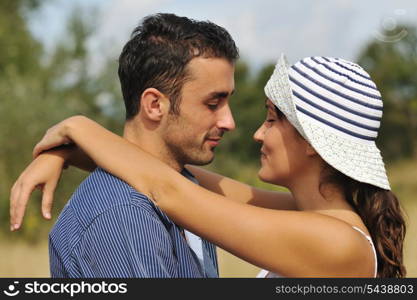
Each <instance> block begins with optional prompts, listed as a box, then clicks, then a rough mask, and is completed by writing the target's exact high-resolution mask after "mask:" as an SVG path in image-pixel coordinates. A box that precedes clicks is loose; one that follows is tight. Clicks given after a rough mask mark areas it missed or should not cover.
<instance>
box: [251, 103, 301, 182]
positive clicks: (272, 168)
mask: <svg viewBox="0 0 417 300" xmlns="http://www.w3.org/2000/svg"><path fill="white" fill-rule="evenodd" d="M266 108H267V116H266V120H265V122H264V123H263V124H262V125H261V127H259V129H258V130H257V131H256V132H255V134H254V136H253V137H254V139H255V141H257V142H259V143H261V144H262V147H261V169H260V170H259V172H258V176H259V178H260V179H261V180H263V181H265V182H269V183H273V184H279V185H283V186H286V187H289V186H290V185H291V182H292V181H293V180H294V179H296V178H297V176H298V175H301V174H302V172H303V170H304V169H305V167H306V164H307V163H308V160H307V158H308V155H307V147H308V143H307V142H306V141H305V140H304V139H303V138H302V137H301V136H300V135H299V133H298V132H297V130H296V129H295V128H294V127H293V126H292V125H291V123H290V122H288V120H287V119H286V117H285V116H284V114H283V113H281V112H279V113H277V111H276V109H275V106H274V104H273V103H272V102H271V101H270V100H269V99H268V100H267V101H266Z"/></svg>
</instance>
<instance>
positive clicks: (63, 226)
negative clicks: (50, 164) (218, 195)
mask: <svg viewBox="0 0 417 300" xmlns="http://www.w3.org/2000/svg"><path fill="white" fill-rule="evenodd" d="M183 175H185V176H187V177H188V178H190V176H191V174H190V173H189V172H188V171H183ZM203 247H204V249H205V250H206V251H207V253H208V257H209V258H210V259H211V260H212V261H211V263H212V264H213V266H214V267H215V269H216V271H217V270H218V266H217V256H216V249H215V246H214V245H213V244H211V243H209V242H207V241H205V240H203ZM49 255H50V269H51V276H52V277H60V278H62V277H64V278H80V277H83V278H89V277H108V278H110V277H123V278H126V277H142V278H143V277H165V278H171V277H180V278H194V277H197V278H198V277H205V272H204V270H202V266H201V264H200V263H199V261H198V258H197V256H196V255H195V253H194V252H193V251H192V249H191V248H190V247H189V245H188V244H187V242H186V240H185V238H184V236H183V234H182V228H180V227H179V226H177V225H176V224H175V223H173V222H172V221H171V220H170V219H169V218H168V217H167V215H165V214H164V213H163V212H162V211H161V210H160V209H159V208H158V207H157V206H155V205H154V204H153V203H152V201H151V200H149V199H148V198H147V197H146V196H145V195H143V194H141V193H139V192H138V191H136V190H135V189H133V188H132V187H131V186H129V185H128V184H127V183H126V182H124V181H122V180H120V179H118V178H117V177H115V176H113V175H111V174H109V173H107V172H106V171H104V170H103V169H100V168H97V169H96V170H95V171H94V172H93V173H92V174H91V175H90V176H88V177H87V179H86V180H84V181H83V182H82V183H81V185H80V186H79V187H78V189H77V190H76V191H75V193H74V194H73V196H72V197H71V199H70V201H69V202H68V203H67V205H66V206H65V207H64V209H63V211H62V212H61V214H60V216H59V218H58V220H57V222H56V223H55V225H54V227H53V228H52V230H51V232H50V234H49ZM217 273H218V271H217Z"/></svg>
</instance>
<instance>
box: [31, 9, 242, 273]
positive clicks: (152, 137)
mask: <svg viewBox="0 0 417 300" xmlns="http://www.w3.org/2000/svg"><path fill="white" fill-rule="evenodd" d="M237 57H238V51H237V48H236V46H235V43H234V41H233V39H232V38H231V37H230V35H229V34H228V33H227V31H225V30H224V29H223V28H221V27H219V26H217V25H215V24H213V23H210V22H198V21H194V20H190V19H187V18H184V17H178V16H175V15H173V14H157V15H153V16H149V17H147V18H145V19H144V21H143V22H142V24H141V25H140V26H138V27H137V28H135V30H134V31H133V33H132V36H131V39H130V41H129V42H128V43H127V44H126V45H125V47H124V48H123V51H122V53H121V55H120V60H119V78H120V83H121V87H122V92H123V98H124V102H125V107H126V123H125V127H124V134H123V136H124V138H126V139H127V140H129V141H130V142H132V143H135V144H136V145H138V146H139V147H141V148H142V149H144V150H145V151H147V152H149V153H151V154H152V155H154V156H155V157H157V158H158V159H161V160H162V161H164V162H165V163H167V164H169V165H170V166H171V167H173V168H174V169H176V170H178V172H181V173H182V174H183V175H184V176H186V177H188V178H189V179H190V180H194V181H195V179H194V178H193V176H192V175H191V174H190V173H189V172H188V171H187V170H186V169H184V165H185V164H194V165H205V164H208V163H210V162H211V161H212V160H213V158H214V149H215V147H216V146H217V145H218V143H219V141H220V139H221V137H222V135H223V134H224V132H226V131H229V130H233V129H234V126H235V125H234V120H233V117H232V115H231V112H230V108H229V104H228V101H229V97H230V96H231V94H232V93H233V90H234V79H233V76H234V62H235V60H236V59H237ZM46 155H48V154H46ZM49 155H50V156H49V157H48V158H47V159H51V162H52V160H53V159H54V158H51V154H49ZM56 155H58V156H57V157H61V161H62V159H63V158H68V156H69V152H68V151H60V152H56V153H55V156H56ZM52 156H53V154H52ZM39 159H46V158H42V157H39ZM58 160H59V158H58ZM75 161H76V164H79V165H80V164H81V166H84V167H85V168H87V169H88V168H91V165H89V164H88V163H87V164H86V163H82V162H80V161H79V160H77V159H75ZM33 163H36V160H35V161H34V162H33ZM45 188H47V187H45ZM49 242H50V244H49V250H50V266H51V275H52V276H53V277H217V276H218V274H217V273H218V272H217V258H216V252H215V248H214V246H213V245H212V244H210V243H209V242H207V241H205V240H201V239H200V238H199V237H197V236H195V235H193V234H192V233H190V232H187V231H184V230H183V229H182V228H180V227H178V226H177V225H176V224H174V223H173V222H172V221H171V220H170V219H169V218H168V217H167V216H166V215H165V214H164V213H163V212H162V211H160V210H159V209H158V208H157V207H156V206H155V205H154V204H153V203H152V202H151V201H150V200H149V199H148V198H147V197H146V196H145V195H143V194H141V193H140V191H136V190H134V189H133V188H132V187H130V186H129V185H127V184H126V183H125V182H123V181H121V180H120V179H118V178H116V177H114V176H112V175H111V174H109V173H107V172H105V171H104V170H102V169H100V168H98V169H96V170H95V171H94V172H93V173H92V174H91V175H90V176H89V177H88V178H87V179H86V180H85V181H84V182H83V183H82V184H81V185H80V187H79V188H78V189H77V190H76V192H75V193H74V195H73V196H72V198H71V200H70V201H69V202H68V204H67V205H66V207H65V208H64V210H63V211H62V213H61V215H60V216H59V218H58V220H57V222H56V224H55V226H54V227H53V229H52V231H51V233H50V237H49Z"/></svg>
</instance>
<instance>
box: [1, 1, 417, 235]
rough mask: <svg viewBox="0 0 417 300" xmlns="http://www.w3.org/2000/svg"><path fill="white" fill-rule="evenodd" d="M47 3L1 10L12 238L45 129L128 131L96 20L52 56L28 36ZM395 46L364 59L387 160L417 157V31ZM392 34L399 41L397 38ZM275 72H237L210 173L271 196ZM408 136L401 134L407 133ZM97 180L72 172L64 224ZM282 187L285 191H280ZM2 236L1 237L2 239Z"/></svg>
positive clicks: (64, 37) (78, 26)
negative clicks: (81, 190)
mask: <svg viewBox="0 0 417 300" xmlns="http://www.w3.org/2000/svg"><path fill="white" fill-rule="evenodd" d="M43 4H44V1H40V0H2V1H1V2H0V47H1V49H2V51H1V52H0V99H1V102H0V117H1V122H0V144H1V147H0V224H1V225H2V226H1V228H2V230H3V231H7V230H8V219H9V216H8V215H9V191H10V188H11V186H12V184H13V182H14V181H15V180H16V178H17V177H18V175H19V174H20V173H21V172H22V171H23V170H24V168H25V166H26V165H27V164H28V162H30V159H31V151H32V148H33V146H34V145H35V144H36V142H37V141H38V140H39V139H40V138H41V137H42V135H43V133H44V131H45V130H46V129H47V128H48V127H50V126H51V125H53V124H55V123H57V122H59V121H60V120H62V119H64V118H66V117H68V116H71V115H74V114H84V115H86V116H88V117H90V118H92V119H94V120H97V121H98V122H99V123H101V124H102V125H104V126H106V127H107V128H109V129H110V130H113V131H116V132H117V133H121V128H122V125H123V119H124V106H123V101H122V98H121V93H120V87H119V83H118V77H117V60H116V59H114V58H111V59H110V58H109V59H108V60H107V62H105V63H103V65H102V66H101V68H100V69H98V70H96V67H95V69H94V70H91V67H92V65H93V64H92V63H91V58H92V56H93V55H100V54H99V53H90V51H89V49H88V47H87V45H88V41H89V39H90V38H91V37H92V36H93V35H94V28H95V24H94V22H95V20H94V17H92V16H91V14H87V13H86V12H85V11H81V10H77V9H75V10H74V11H73V13H72V15H71V17H70V18H69V19H68V21H67V27H66V30H65V32H63V33H62V34H61V37H60V38H58V40H57V41H56V44H55V46H54V48H53V49H52V50H48V51H46V49H44V47H43V45H42V44H41V43H40V42H39V41H37V40H36V39H35V38H34V36H33V35H32V34H31V32H30V31H29V29H28V19H29V18H30V17H33V16H34V15H35V14H36V11H37V10H38V9H39V8H41V7H42V5H43ZM405 30H406V32H407V35H406V36H405V37H404V38H402V39H400V40H398V41H396V42H395V43H393V42H386V41H385V42H382V41H378V40H375V41H370V42H369V43H368V44H367V45H366V46H365V47H364V48H363V51H362V53H361V54H360V56H359V58H358V61H359V63H360V64H361V65H362V66H364V67H365V69H366V70H367V71H369V73H370V74H371V76H372V77H373V78H374V80H375V81H376V83H377V85H378V87H379V88H380V89H381V91H382V94H383V98H384V103H385V113H384V117H383V123H382V132H381V134H380V137H379V143H380V145H381V148H382V151H383V153H384V154H385V156H386V157H387V158H389V159H390V160H394V159H397V158H402V157H407V156H410V157H411V156H414V157H416V153H417V146H416V145H417V141H416V139H417V135H416V132H417V128H416V127H417V121H416V112H417V72H416V70H417V54H416V47H417V43H416V39H417V38H416V29H415V28H413V27H411V26H409V27H406V28H405ZM387 34H389V33H387ZM272 70H273V65H272V64H269V65H266V66H264V67H263V68H261V69H260V70H258V71H257V72H253V71H251V70H250V68H249V66H248V64H247V63H245V62H244V61H240V62H238V64H237V65H236V76H235V80H236V87H235V90H236V92H235V94H234V95H233V97H232V99H231V107H232V110H233V115H234V117H235V121H236V130H235V131H233V132H230V133H226V139H224V140H223V141H222V144H221V146H220V147H219V149H218V153H217V158H216V160H215V161H214V162H213V164H211V165H210V166H209V168H210V169H214V170H217V171H219V172H221V173H223V174H225V175H229V176H232V177H234V178H237V179H239V180H242V181H244V182H247V183H249V184H253V185H256V186H260V187H267V188H271V187H272V186H270V185H267V184H266V183H261V182H260V181H259V179H257V176H256V170H257V165H258V160H259V148H260V147H259V145H258V144H257V143H255V142H254V141H253V138H252V136H253V134H254V132H255V131H256V129H257V128H258V127H259V126H260V124H261V123H262V122H263V120H264V118H265V114H266V112H265V107H264V101H265V99H266V97H265V95H264V91H263V87H264V85H265V83H266V81H267V80H268V78H269V76H270V74H271V73H272ZM399 133H401V134H399ZM86 175H87V174H86V173H84V172H82V171H79V170H73V169H70V170H68V171H65V184H60V185H59V187H58V190H57V191H56V196H55V199H56V203H55V206H56V207H55V211H54V213H53V215H54V216H55V217H56V216H57V215H58V212H59V211H60V210H61V209H62V206H63V205H64V204H65V202H66V201H67V199H68V198H69V197H70V196H71V194H72V192H73V191H74V189H75V188H76V186H77V185H78V184H79V183H80V182H81V180H82V179H83V177H85V176H86ZM274 188H277V187H274ZM40 196H41V195H40V193H39V192H36V193H35V194H34V196H32V198H33V199H32V200H31V201H30V205H29V209H28V210H27V215H26V218H25V223H26V224H24V226H23V229H22V231H21V233H20V234H21V235H22V236H24V237H25V238H27V239H32V240H36V236H37V235H38V234H39V232H40V231H46V230H48V229H49V227H50V223H48V222H44V221H43V219H41V217H40V212H39V207H40V200H41V197H40ZM0 233H1V232H0Z"/></svg>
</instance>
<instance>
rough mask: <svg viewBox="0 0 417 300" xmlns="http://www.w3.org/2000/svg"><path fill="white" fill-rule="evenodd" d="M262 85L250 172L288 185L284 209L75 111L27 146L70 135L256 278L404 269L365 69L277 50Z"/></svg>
mask: <svg viewBox="0 0 417 300" xmlns="http://www.w3.org/2000/svg"><path fill="white" fill-rule="evenodd" d="M265 93H266V95H267V97H268V99H267V101H266V108H267V118H266V121H265V122H264V123H263V124H262V126H261V127H260V128H259V129H258V130H257V132H256V133H255V135H254V138H255V140H256V141H257V142H259V143H261V144H262V148H261V163H262V167H261V169H260V170H259V173H258V175H259V177H260V178H261V179H262V180H263V181H266V182H270V183H273V184H277V185H282V186H285V187H287V188H288V189H289V190H290V192H291V194H292V196H293V202H288V203H286V204H285V205H283V206H282V207H281V208H285V209H286V210H283V209H267V208H261V207H255V206H252V205H247V204H243V203H241V202H239V201H230V199H229V198H230V197H227V193H225V192H222V188H221V186H220V185H215V184H213V182H214V181H215V180H218V179H219V178H221V177H218V175H214V174H210V173H207V172H204V171H201V170H199V169H198V168H193V169H192V171H193V172H194V173H195V174H196V175H197V179H199V180H200V182H201V184H202V186H204V187H206V188H209V189H210V188H211V189H212V190H213V191H214V192H216V193H213V192H211V191H208V190H207V189H204V188H202V187H200V186H197V185H195V184H193V183H191V182H190V181H188V180H186V179H184V178H183V177H182V176H181V175H179V174H178V173H177V172H175V171H174V170H173V169H171V168H170V167H168V166H167V165H165V164H164V163H162V162H160V161H158V160H156V159H154V158H152V157H151V156H150V155H149V154H147V153H145V152H143V151H141V150H140V149H139V148H137V147H135V146H134V145H132V144H130V143H128V142H126V141H125V140H123V139H122V138H120V137H118V136H116V135H114V134H112V133H110V132H108V131H107V130H105V129H103V128H102V127H100V126H99V125H98V124H96V123H94V122H93V121H91V120H89V119H87V118H84V117H72V118H70V119H67V120H65V121H63V122H61V123H60V124H58V125H57V126H55V127H54V128H52V129H50V130H49V131H48V133H47V134H46V135H45V137H44V138H43V140H42V141H41V142H40V143H39V144H38V145H37V146H36V147H35V150H34V153H35V155H37V154H39V153H40V152H42V151H44V150H47V149H50V148H52V147H55V146H58V145H62V144H64V143H68V142H70V143H75V144H77V145H78V147H80V148H81V149H82V150H83V151H84V152H85V153H87V155H89V156H90V157H91V158H92V159H93V160H94V162H95V163H96V164H97V165H98V166H101V167H103V168H104V169H106V170H108V171H109V172H111V173H113V174H114V175H116V176H118V177H120V178H122V179H123V180H125V181H126V182H128V183H129V184H130V185H132V186H133V187H134V188H136V189H137V190H140V191H141V192H142V193H144V194H147V195H149V197H150V198H151V199H152V200H153V201H154V202H155V203H156V204H157V205H158V206H159V207H160V208H161V209H162V210H164V212H165V213H166V214H167V215H168V216H169V217H170V218H171V219H172V220H174V221H175V222H176V223H177V224H178V225H180V226H183V227H184V228H187V229H189V230H191V231H193V232H195V233H197V234H198V235H200V236H202V237H204V238H206V239H207V240H210V241H212V242H214V243H215V244H217V245H219V246H220V247H222V248H224V249H226V250H227V251H229V252H231V253H233V254H235V255H236V256H239V257H241V258H243V259H245V260H247V261H249V262H251V263H252V264H255V265H257V266H259V267H262V268H264V269H266V270H268V271H264V272H262V274H261V275H262V276H266V277H274V276H280V275H282V276H289V277H312V276H317V277H336V276H343V277H375V276H378V277H404V276H405V267H404V265H403V262H402V247H403V240H404V235H405V224H404V220H403V217H402V213H401V209H400V206H399V203H398V200H397V198H396V197H395V195H394V194H393V193H392V192H391V191H390V186H389V182H388V179H387V176H386V172H385V168H384V164H383V161H382V158H381V156H380V153H379V150H378V149H377V147H376V145H375V139H376V137H377V133H378V129H379V123H380V120H381V117H382V101H381V96H380V93H379V91H378V90H377V88H376V86H375V84H374V83H373V82H372V81H371V79H370V77H369V75H368V74H367V73H366V72H365V71H364V70H363V69H362V68H361V67H359V66H358V65H356V64H354V63H351V62H348V61H345V60H341V59H334V58H325V57H310V58H305V59H303V60H301V61H299V62H297V63H296V64H294V65H293V66H292V67H291V68H289V67H288V66H287V64H286V62H285V58H284V57H283V56H282V57H281V58H280V59H279V61H278V63H277V65H276V68H275V71H274V73H273V74H272V76H271V78H270V79H269V81H268V83H267V85H266V86H265ZM97 150H100V151H97ZM121 152H122V153H123V155H120V153H121ZM155 169H157V170H158V172H155V171H152V170H155ZM216 176H217V177H216ZM222 180H223V179H222ZM224 180H226V181H227V180H228V179H224ZM231 185H232V186H234V187H235V188H239V185H240V183H236V182H233V183H231ZM219 186H220V187H219ZM195 195H198V197H195ZM168 199H169V200H168ZM232 200H238V199H232ZM290 209H293V210H290ZM278 274H279V275H278Z"/></svg>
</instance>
